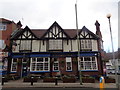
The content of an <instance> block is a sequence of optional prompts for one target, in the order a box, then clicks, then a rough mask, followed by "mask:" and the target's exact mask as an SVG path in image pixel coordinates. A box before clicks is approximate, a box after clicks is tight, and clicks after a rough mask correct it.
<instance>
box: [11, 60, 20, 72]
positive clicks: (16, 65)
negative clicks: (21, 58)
mask: <svg viewBox="0 0 120 90" xmlns="http://www.w3.org/2000/svg"><path fill="white" fill-rule="evenodd" d="M15 59H16V62H13V60H14V59H12V63H11V72H17V60H18V59H17V58H15ZM14 64H16V70H13V65H14Z"/></svg>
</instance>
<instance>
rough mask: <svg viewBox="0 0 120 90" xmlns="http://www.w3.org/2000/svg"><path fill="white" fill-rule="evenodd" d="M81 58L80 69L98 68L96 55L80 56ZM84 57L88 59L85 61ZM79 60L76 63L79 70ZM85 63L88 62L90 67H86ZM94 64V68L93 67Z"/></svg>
mask: <svg viewBox="0 0 120 90" xmlns="http://www.w3.org/2000/svg"><path fill="white" fill-rule="evenodd" d="M81 58H82V59H80V61H81V70H98V65H97V57H81ZM85 58H89V59H90V61H85ZM93 58H94V61H92V59H93ZM80 61H79V63H78V70H80ZM86 63H90V65H91V66H90V67H91V69H90V68H86ZM94 64H95V68H94V67H93V66H94Z"/></svg>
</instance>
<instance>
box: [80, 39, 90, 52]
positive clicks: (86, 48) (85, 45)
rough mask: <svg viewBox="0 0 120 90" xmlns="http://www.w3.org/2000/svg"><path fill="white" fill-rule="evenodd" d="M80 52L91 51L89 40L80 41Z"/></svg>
mask: <svg viewBox="0 0 120 90" xmlns="http://www.w3.org/2000/svg"><path fill="white" fill-rule="evenodd" d="M81 50H82V51H91V50H92V41H91V40H81Z"/></svg>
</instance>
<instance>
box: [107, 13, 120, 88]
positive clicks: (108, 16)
mask: <svg viewBox="0 0 120 90" xmlns="http://www.w3.org/2000/svg"><path fill="white" fill-rule="evenodd" d="M106 17H107V18H108V20H109V28H110V36H111V44H112V55H113V57H112V58H113V61H114V67H115V79H116V87H117V88H118V89H119V85H118V76H117V63H116V61H115V53H114V47H113V37H112V30H111V22H110V18H111V14H107V16H106Z"/></svg>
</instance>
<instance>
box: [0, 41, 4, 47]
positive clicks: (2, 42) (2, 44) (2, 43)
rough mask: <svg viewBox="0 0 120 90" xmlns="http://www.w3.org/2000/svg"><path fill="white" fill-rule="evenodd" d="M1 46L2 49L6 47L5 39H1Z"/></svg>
mask: <svg viewBox="0 0 120 90" xmlns="http://www.w3.org/2000/svg"><path fill="white" fill-rule="evenodd" d="M0 48H1V49H4V48H5V42H4V40H0Z"/></svg>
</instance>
